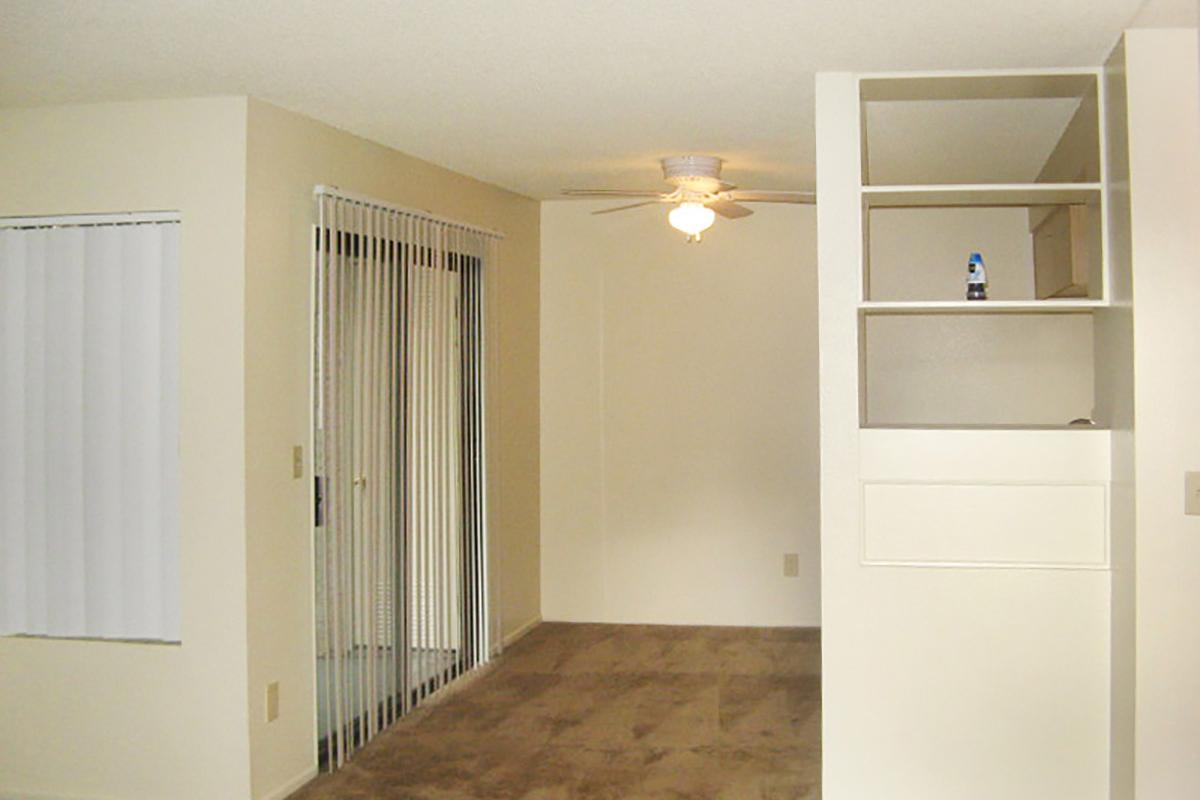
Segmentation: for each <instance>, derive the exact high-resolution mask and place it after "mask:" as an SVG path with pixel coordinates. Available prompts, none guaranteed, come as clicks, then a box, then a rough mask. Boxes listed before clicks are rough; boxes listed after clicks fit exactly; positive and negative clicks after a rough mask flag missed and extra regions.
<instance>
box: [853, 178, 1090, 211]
mask: <svg viewBox="0 0 1200 800" xmlns="http://www.w3.org/2000/svg"><path fill="white" fill-rule="evenodd" d="M1100 189H1101V185H1100V184H1099V183H980V184H928V185H910V186H864V187H862V195H863V200H864V201H865V202H866V204H867V207H868V208H914V207H939V206H940V207H944V206H987V207H997V206H1017V207H1027V206H1061V205H1075V204H1085V203H1088V202H1095V201H1098V200H1099V199H1100Z"/></svg>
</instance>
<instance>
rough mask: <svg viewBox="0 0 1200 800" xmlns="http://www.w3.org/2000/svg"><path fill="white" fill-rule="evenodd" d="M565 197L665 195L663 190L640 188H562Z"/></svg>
mask: <svg viewBox="0 0 1200 800" xmlns="http://www.w3.org/2000/svg"><path fill="white" fill-rule="evenodd" d="M562 193H563V194H564V195H566V196H567V197H665V196H666V195H665V194H664V193H663V192H650V191H645V192H644V191H641V190H640V189H563V192H562Z"/></svg>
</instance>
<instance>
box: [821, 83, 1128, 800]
mask: <svg viewBox="0 0 1200 800" xmlns="http://www.w3.org/2000/svg"><path fill="white" fill-rule="evenodd" d="M1121 80H1122V78H1121V73H1120V72H1119V70H1112V71H1107V72H1106V71H1104V70H1099V69H1090V68H1084V69H1054V70H1036V71H1001V72H984V71H969V72H955V73H920V74H917V73H908V74H895V75H892V74H875V73H872V74H853V73H827V74H820V75H818V76H817V94H816V111H817V114H816V132H817V177H818V180H817V187H818V192H817V195H818V196H817V202H818V210H819V213H818V215H817V224H818V236H817V246H818V271H819V282H818V283H819V287H820V330H819V347H820V370H821V375H820V387H819V391H820V396H821V434H820V435H821V560H822V572H821V587H822V588H821V593H822V630H823V634H822V635H823V637H824V638H823V640H822V642H823V644H822V659H823V664H824V667H823V669H824V671H825V674H826V675H828V676H830V678H831V679H830V680H829V681H828V682H827V684H826V685H825V686H824V687H823V690H822V718H823V725H824V728H825V731H826V736H825V737H824V740H823V741H824V745H823V746H824V769H823V777H822V791H823V792H825V794H826V795H827V796H829V797H831V798H858V797H921V798H926V799H927V800H957V798H961V797H965V796H970V795H971V793H972V792H973V791H975V790H976V789H977V788H978V787H979V786H987V787H988V791H989V795H988V796H989V797H996V798H1000V797H1005V798H1007V797H1022V798H1028V799H1029V800H1057V799H1058V798H1061V797H1066V796H1070V797H1108V796H1110V794H1111V792H1110V791H1109V787H1108V781H1109V765H1110V763H1111V759H1110V751H1109V748H1108V742H1107V740H1106V736H1105V734H1106V732H1107V730H1108V726H1109V723H1110V719H1109V716H1108V709H1109V707H1110V706H1109V687H1110V684H1109V681H1110V677H1111V673H1112V671H1111V668H1110V667H1111V664H1110V660H1109V647H1110V634H1111V632H1112V631H1113V630H1114V629H1115V627H1114V625H1113V623H1114V621H1115V620H1114V616H1113V614H1112V613H1111V606H1110V598H1111V594H1110V588H1111V585H1112V574H1111V573H1112V570H1113V567H1114V565H1118V566H1119V564H1120V561H1119V554H1120V552H1121V551H1120V549H1119V547H1118V546H1117V545H1119V544H1120V543H1119V542H1118V541H1117V540H1116V539H1115V537H1114V533H1113V532H1114V531H1119V530H1121V525H1122V522H1121V518H1119V517H1118V516H1117V513H1116V511H1114V509H1120V508H1121V507H1122V506H1121V504H1122V503H1125V504H1126V508H1127V505H1128V501H1127V490H1126V489H1125V488H1124V487H1121V486H1119V483H1118V484H1114V481H1117V482H1119V481H1121V480H1122V479H1125V480H1127V478H1123V477H1122V476H1123V475H1126V474H1128V473H1129V472H1130V467H1129V466H1128V465H1129V463H1130V462H1129V460H1128V458H1126V459H1125V460H1124V461H1122V460H1121V457H1120V456H1118V455H1115V454H1119V453H1121V452H1124V451H1122V448H1128V446H1129V445H1128V437H1127V436H1125V435H1124V432H1125V431H1126V430H1127V429H1128V421H1127V419H1128V415H1129V412H1128V408H1129V406H1130V405H1131V393H1130V391H1129V385H1130V382H1131V378H1130V374H1131V372H1132V366H1131V364H1129V355H1128V354H1129V352H1130V349H1131V348H1130V346H1129V341H1130V337H1131V331H1132V325H1131V314H1130V311H1129V303H1128V300H1129V297H1130V283H1131V281H1130V276H1129V265H1128V259H1127V258H1126V257H1125V256H1124V255H1117V256H1114V255H1113V254H1112V253H1110V251H1109V248H1108V246H1107V244H1108V242H1109V240H1110V235H1109V234H1110V228H1111V230H1112V231H1113V235H1112V237H1111V238H1112V241H1113V242H1114V248H1113V250H1114V252H1117V253H1121V252H1122V249H1121V243H1122V242H1124V241H1127V239H1128V219H1127V217H1121V216H1119V211H1120V209H1116V210H1114V208H1113V204H1112V203H1110V202H1109V188H1108V187H1109V179H1108V173H1109V172H1111V173H1112V174H1114V175H1122V174H1127V173H1126V172H1123V170H1124V167H1123V166H1122V165H1121V163H1120V162H1119V161H1117V162H1114V161H1113V160H1112V159H1113V156H1112V155H1110V154H1109V152H1108V149H1107V136H1106V132H1105V125H1106V124H1110V123H1109V122H1108V121H1109V120H1111V119H1113V118H1114V116H1110V109H1109V107H1108V105H1107V98H1106V95H1108V94H1109V90H1110V89H1111V90H1112V92H1111V95H1112V96H1113V97H1114V98H1116V100H1115V101H1114V102H1115V103H1118V104H1119V103H1121V102H1122V100H1121V98H1122V97H1123V94H1122V93H1121V86H1120V82H1121ZM1111 113H1112V115H1115V118H1116V119H1118V120H1119V119H1120V118H1121V116H1122V112H1121V111H1120V109H1119V108H1117V107H1114V108H1113V109H1111ZM1117 124H1120V122H1119V121H1118V123H1117ZM1114 130H1115V128H1114ZM1114 140H1117V138H1116V137H1114ZM974 251H978V252H981V253H982V254H983V256H984V260H985V262H986V264H987V269H988V277H989V279H990V286H989V292H988V294H989V298H990V299H987V300H979V301H968V300H967V299H966V297H965V295H966V280H965V279H966V263H967V258H968V255H969V254H970V253H971V252H974ZM1126 513H1127V512H1126ZM1114 554H1116V555H1114ZM1014 709H1018V710H1019V713H1017V712H1014ZM964 721H965V722H964ZM964 730H966V731H967V732H968V734H969V735H966V736H964V735H963V732H964ZM914 764H919V765H924V767H923V768H921V769H913V766H912V765H914ZM981 776H982V777H981Z"/></svg>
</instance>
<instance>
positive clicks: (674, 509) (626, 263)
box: [541, 201, 819, 625]
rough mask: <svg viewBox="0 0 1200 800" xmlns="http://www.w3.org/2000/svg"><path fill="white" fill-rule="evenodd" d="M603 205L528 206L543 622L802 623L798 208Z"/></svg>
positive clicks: (810, 399) (807, 237) (808, 289)
mask: <svg viewBox="0 0 1200 800" xmlns="http://www.w3.org/2000/svg"><path fill="white" fill-rule="evenodd" d="M609 205H611V204H609ZM601 207H604V204H603V203H600V204H597V203H590V202H574V201H559V202H547V203H544V204H543V207H542V265H543V266H542V308H543V309H544V315H543V318H542V333H541V336H542V424H543V437H542V469H543V472H542V542H543V545H542V575H543V584H542V585H543V597H542V613H543V616H544V617H546V618H547V619H558V620H572V621H601V622H626V623H634V622H642V623H670V624H717V625H815V624H817V621H818V619H819V608H818V597H819V587H818V579H817V570H818V558H819V557H818V552H817V539H818V532H817V516H818V509H817V492H818V488H817V470H818V465H817V441H816V437H817V413H816V403H817V394H816V370H817V367H816V280H815V277H816V276H815V271H814V249H815V237H814V213H813V211H812V209H811V208H798V207H786V206H757V207H756V208H755V214H754V216H751V217H748V218H746V219H743V220H738V221H736V222H731V221H726V220H718V221H717V223H716V225H715V226H714V227H713V228H712V229H711V231H709V233H707V234H706V235H705V239H704V241H703V242H702V243H701V244H690V245H689V244H687V243H685V242H684V240H683V237H682V235H681V234H679V233H678V232H677V231H674V230H673V229H671V228H670V227H669V226H668V225H667V222H666V209H665V208H642V209H636V210H633V211H630V212H627V213H622V214H615V215H611V216H603V217H594V216H591V214H590V212H591V211H592V210H594V209H596V208H601ZM788 552H792V553H798V554H799V555H800V577H798V578H786V577H784V575H783V556H784V553H788Z"/></svg>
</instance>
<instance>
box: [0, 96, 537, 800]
mask: <svg viewBox="0 0 1200 800" xmlns="http://www.w3.org/2000/svg"><path fill="white" fill-rule="evenodd" d="M0 143H2V146H0V180H2V182H3V184H4V186H5V192H4V194H3V197H2V198H0V214H4V215H28V214H59V213H82V212H111V211H122V210H167V209H178V210H179V211H180V212H181V213H182V219H183V229H182V259H183V263H182V330H181V419H182V439H181V455H182V458H181V464H182V466H181V469H182V476H181V477H182V482H181V483H182V504H183V508H182V517H183V530H182V553H183V555H182V562H183V564H182V566H183V573H182V581H183V590H182V591H183V594H182V600H183V643H182V645H180V646H166V645H162V646H151V645H136V644H122V643H103V642H82V641H52V640H39V639H21V638H0V709H3V713H0V797H4V796H10V795H11V796H19V797H22V798H25V797H48V798H59V797H64V798H65V797H72V798H98V797H105V798H120V799H121V800H141V799H143V798H144V799H145V800H151V799H153V800H162V799H163V798H173V799H174V798H179V799H180V800H187V798H197V800H199V799H200V798H204V800H213V798H221V800H226V798H228V799H229V800H236V799H237V798H245V797H254V798H275V797H282V796H284V795H285V794H286V792H287V789H288V788H290V787H292V786H293V785H295V784H296V783H297V782H299V781H301V780H303V779H304V778H305V777H307V776H308V775H309V774H310V773H311V771H312V769H313V764H314V755H315V754H314V744H313V735H314V730H313V726H314V714H313V675H312V673H313V652H312V638H313V628H312V624H313V623H312V578H311V574H312V555H311V554H312V547H311V530H310V522H309V507H310V506H309V504H310V497H309V486H310V481H311V470H310V469H308V468H307V466H306V474H305V478H304V479H301V480H294V479H293V478H292V477H291V448H292V446H293V445H294V444H304V445H306V446H307V443H308V440H309V383H308V381H309V377H308V369H309V362H308V359H309V353H310V347H311V344H310V339H309V328H308V315H309V252H308V248H309V246H310V241H311V239H310V238H309V237H310V226H311V221H312V189H313V186H314V184H317V183H329V184H339V185H341V186H343V187H344V188H346V189H350V190H354V191H359V192H363V193H366V194H370V195H373V196H376V197H379V198H381V199H384V200H388V201H392V202H395V203H399V204H403V205H408V206H412V207H417V208H425V209H429V210H431V211H434V212H436V213H440V214H444V215H447V216H452V217H457V218H460V219H464V220H468V221H470V222H473V223H476V224H479V225H483V226H487V227H492V228H497V229H500V230H502V231H504V232H505V233H506V234H507V235H508V238H507V239H506V240H505V241H504V243H503V244H502V245H501V248H500V250H501V255H500V260H501V266H500V269H499V271H498V273H497V274H496V276H495V280H494V282H493V285H492V306H491V310H492V311H493V315H492V324H493V326H494V334H495V341H496V343H497V347H496V349H495V351H494V353H493V354H492V355H493V358H494V364H493V366H494V368H495V369H494V372H493V380H492V384H491V386H490V404H491V405H490V408H491V413H492V417H491V421H492V424H493V439H492V442H491V449H490V458H491V459H492V464H491V466H492V468H493V470H494V473H493V474H494V476H495V479H494V482H493V485H492V487H491V496H490V502H491V509H492V515H493V516H492V523H493V532H494V536H495V538H496V540H497V542H498V545H499V547H498V549H499V550H500V552H501V559H502V569H503V574H502V577H501V580H500V583H499V589H498V590H499V606H500V612H501V618H502V632H503V633H511V632H512V631H515V630H517V629H519V628H521V627H522V626H525V625H527V624H529V623H531V622H532V621H535V620H536V619H537V617H538V613H539V602H540V591H539V555H538V523H539V512H538V476H539V468H538V456H539V451H538V424H539V417H538V322H537V319H538V262H539V256H538V248H539V216H538V214H539V207H538V204H537V203H536V202H535V201H532V200H529V199H526V198H524V197H520V196H518V195H515V194H512V193H510V192H506V191H504V190H501V189H498V188H496V187H493V186H490V185H487V184H483V183H480V182H478V181H475V180H472V179H469V178H466V177H464V176H460V175H456V174H454V173H451V172H448V171H446V170H443V169H440V168H437V167H435V166H433V165H430V164H427V163H424V162H421V161H418V160H416V159H413V158H410V157H408V156H405V155H403V154H400V153H397V152H396V151H393V150H389V149H387V148H384V147H381V146H379V145H375V144H372V143H370V142H367V141H365V140H363V139H359V138H357V137H354V136H351V135H349V134H347V133H344V132H342V131H338V130H336V129H334V128H331V127H328V126H326V125H322V124H320V123H317V122H314V121H312V120H309V119H306V118H303V117H300V116H298V115H295V114H290V113H288V112H285V111H282V110H280V109H277V108H274V107H272V106H269V105H266V104H264V103H260V102H257V101H254V100H250V101H247V100H246V98H228V99H205V100H185V101H161V102H144V103H118V104H105V105H94V106H72V107H62V108H48V109H36V110H15V111H14V110H6V111H5V113H4V115H3V116H2V117H0ZM306 455H307V454H306ZM306 460H307V459H306ZM270 681H278V682H279V683H280V696H281V703H280V717H279V719H278V720H277V721H275V722H272V723H270V724H268V723H266V722H265V708H264V696H265V688H266V684H267V683H268V682H270Z"/></svg>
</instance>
